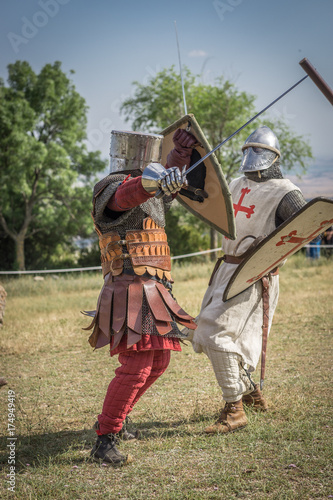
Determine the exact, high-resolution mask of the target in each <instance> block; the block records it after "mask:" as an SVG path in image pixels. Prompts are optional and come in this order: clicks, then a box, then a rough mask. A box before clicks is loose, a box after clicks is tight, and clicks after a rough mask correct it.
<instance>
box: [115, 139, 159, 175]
mask: <svg viewBox="0 0 333 500" xmlns="http://www.w3.org/2000/svg"><path fill="white" fill-rule="evenodd" d="M162 141H163V135H156V134H144V133H141V132H127V131H126V132H125V131H120V130H112V132H111V144H110V174H114V173H117V172H127V171H132V170H141V172H143V171H144V169H145V168H146V167H147V165H149V164H150V163H155V162H157V163H159V162H160V161H161V155H162Z"/></svg>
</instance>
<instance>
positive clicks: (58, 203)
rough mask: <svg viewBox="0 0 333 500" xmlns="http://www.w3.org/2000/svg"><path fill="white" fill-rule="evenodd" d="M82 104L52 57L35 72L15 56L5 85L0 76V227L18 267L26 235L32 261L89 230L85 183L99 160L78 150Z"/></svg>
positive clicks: (82, 126) (21, 263)
mask: <svg viewBox="0 0 333 500" xmlns="http://www.w3.org/2000/svg"><path fill="white" fill-rule="evenodd" d="M87 109H88V108H87V106H86V103H85V100H84V99H83V97H81V96H80V95H79V94H78V92H77V91H76V90H75V86H74V85H73V83H72V82H71V80H70V79H69V78H68V77H67V76H66V74H65V73H64V72H63V71H62V70H61V63H60V62H55V63H54V64H53V65H51V64H46V65H45V66H44V67H43V68H42V70H41V71H40V73H39V74H36V73H35V72H34V71H33V70H32V68H31V67H30V65H29V64H28V63H27V62H25V61H17V62H16V63H15V64H10V65H9V66H8V86H5V84H4V82H3V81H0V227H1V228H2V232H3V235H4V236H5V238H4V239H7V241H8V238H9V239H10V240H12V241H13V242H14V244H15V264H14V266H15V267H16V268H18V269H19V270H24V269H25V242H26V240H27V239H28V238H29V239H30V241H34V242H35V243H36V249H35V252H36V259H35V262H38V253H40V254H41V253H44V261H45V254H49V256H51V255H52V254H55V253H56V252H58V253H61V252H63V251H65V248H66V246H67V248H70V247H71V243H72V241H73V238H74V237H75V236H78V235H79V236H82V237H85V236H87V234H88V233H89V232H90V231H91V219H90V215H89V208H88V207H89V205H90V201H91V188H92V184H93V183H94V181H95V177H96V174H97V173H98V172H100V171H102V170H103V169H104V167H105V162H104V161H102V160H101V159H100V153H99V152H88V151H87V149H86V146H85V143H84V140H85V138H86V126H87V118H86V114H87ZM88 228H89V229H88ZM71 250H72V249H71ZM30 251H31V248H30ZM41 260H42V261H43V259H41Z"/></svg>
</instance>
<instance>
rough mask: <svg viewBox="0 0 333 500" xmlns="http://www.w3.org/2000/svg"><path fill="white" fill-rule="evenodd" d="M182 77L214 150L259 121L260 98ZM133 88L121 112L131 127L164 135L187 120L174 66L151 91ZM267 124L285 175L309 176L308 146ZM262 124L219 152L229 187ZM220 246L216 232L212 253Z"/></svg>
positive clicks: (279, 124)
mask: <svg viewBox="0 0 333 500" xmlns="http://www.w3.org/2000/svg"><path fill="white" fill-rule="evenodd" d="M183 77H184V87H185V95H186V101H187V108H188V112H189V113H193V114H194V116H195V117H196V119H197V121H198V123H199V125H200V127H201V129H202V130H203V132H204V134H205V136H206V137H207V140H208V142H209V143H210V144H211V145H212V147H215V146H217V144H219V143H221V142H222V141H223V140H224V139H226V138H227V137H229V136H230V135H231V134H232V133H233V132H235V131H236V130H238V129H239V128H240V127H241V126H242V125H243V124H244V123H246V122H247V121H248V120H249V119H250V118H251V117H252V116H254V115H255V113H256V111H255V96H253V95H250V94H248V93H246V92H241V91H239V90H238V89H237V88H236V86H235V85H234V84H233V83H232V82H230V81H228V80H226V79H225V78H223V77H222V76H221V77H219V78H217V79H216V80H215V82H214V84H213V85H207V84H203V83H202V82H201V81H200V80H201V79H200V76H199V75H198V76H195V75H193V74H192V73H191V72H190V71H189V69H188V68H184V71H183ZM133 86H134V94H133V97H131V98H129V99H126V100H125V101H124V102H123V104H122V106H121V112H122V113H123V114H124V116H125V120H126V121H130V122H131V123H132V128H133V130H141V131H147V132H152V133H159V132H160V131H161V130H163V129H164V128H166V127H167V126H169V125H170V124H172V123H173V122H175V121H176V120H177V119H179V118H180V117H181V116H182V115H183V96H182V86H181V78H180V75H179V74H178V73H177V72H176V71H175V69H174V67H173V66H172V67H171V68H166V69H163V70H162V71H160V72H159V73H158V74H157V75H156V76H155V77H153V78H151V79H150V81H149V83H148V84H147V85H143V84H141V83H139V82H137V81H135V82H133ZM264 122H265V124H266V125H268V126H270V127H271V128H272V129H273V130H274V132H275V133H276V135H277V136H278V137H279V142H280V147H281V151H282V163H283V168H284V170H290V169H291V168H292V167H294V166H295V165H298V166H299V167H300V169H301V171H303V172H304V171H305V170H306V162H307V160H308V159H309V158H311V157H312V153H311V147H310V146H309V144H308V143H307V142H305V141H304V140H303V139H302V137H300V136H296V135H295V134H294V133H293V131H292V130H291V129H290V127H289V126H288V125H287V124H286V123H284V122H283V121H282V120H277V121H275V122H272V121H268V120H264ZM260 123H262V121H260V120H259V119H258V120H256V121H254V122H253V123H252V125H250V126H249V127H245V128H244V129H243V130H242V131H241V132H240V133H238V134H236V135H235V136H234V137H233V138H232V139H231V140H230V141H228V142H227V143H226V144H225V145H224V146H223V147H222V148H219V149H218V150H217V151H216V152H215V155H216V156H217V158H218V161H219V163H220V165H221V167H222V171H223V174H224V176H225V178H226V181H227V182H230V181H231V179H232V178H234V177H236V176H237V175H239V174H238V169H239V165H240V160H241V155H242V153H241V147H242V144H243V143H244V141H245V139H246V138H247V137H248V135H249V134H250V133H251V132H252V131H253V130H254V129H255V128H257V127H258V126H259V125H260ZM191 217H192V225H193V226H196V225H197V224H198V220H197V219H196V218H195V217H194V216H191ZM169 218H170V216H169ZM188 222H189V220H188V219H187V224H188ZM199 231H201V228H200V229H199ZM197 239H198V241H199V240H200V238H197ZM217 244H218V240H217V233H216V231H214V230H211V241H210V245H211V248H215V247H216V246H217Z"/></svg>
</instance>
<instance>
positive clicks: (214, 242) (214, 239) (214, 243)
mask: <svg viewBox="0 0 333 500" xmlns="http://www.w3.org/2000/svg"><path fill="white" fill-rule="evenodd" d="M217 247H218V232H217V231H216V229H213V228H211V229H210V248H217ZM217 257H218V256H217V252H212V253H211V254H210V260H212V261H215V260H217Z"/></svg>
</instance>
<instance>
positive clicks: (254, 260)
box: [223, 198, 333, 302]
mask: <svg viewBox="0 0 333 500" xmlns="http://www.w3.org/2000/svg"><path fill="white" fill-rule="evenodd" d="M332 224H333V200H330V199H326V198H314V199H313V200H312V201H310V202H309V203H307V204H306V205H304V207H303V208H301V210H299V211H298V212H296V213H295V214H294V215H293V216H292V217H290V218H289V219H288V220H286V221H285V222H284V223H283V224H281V225H280V226H279V227H278V228H277V229H275V230H274V231H273V232H272V233H271V234H269V235H268V236H266V237H265V238H263V239H261V241H260V242H259V243H258V245H257V246H256V247H255V248H254V249H253V250H252V251H251V252H250V253H249V255H248V256H247V257H246V258H245V259H244V260H243V261H242V262H241V263H240V264H239V266H238V267H237V269H236V270H235V272H234V274H233V275H232V276H231V278H230V280H229V283H228V285H227V287H226V289H225V291H224V294H223V301H224V302H225V301H227V300H229V299H231V298H232V297H235V296H236V295H238V294H239V293H241V292H243V291H244V290H246V289H247V288H248V287H249V286H251V285H252V284H253V283H255V282H256V281H258V280H260V279H261V278H262V277H263V276H265V275H267V274H268V273H269V272H270V271H272V270H273V269H275V268H276V267H278V266H279V265H281V264H282V262H283V261H284V260H285V259H287V258H288V257H290V256H291V255H293V254H294V253H296V252H297V251H298V250H300V249H301V248H302V247H304V246H305V245H306V244H308V243H310V242H311V241H312V240H314V239H315V238H316V237H317V236H319V235H320V234H321V233H323V232H324V231H325V230H326V229H327V228H328V227H330V226H332Z"/></svg>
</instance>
